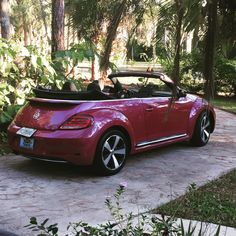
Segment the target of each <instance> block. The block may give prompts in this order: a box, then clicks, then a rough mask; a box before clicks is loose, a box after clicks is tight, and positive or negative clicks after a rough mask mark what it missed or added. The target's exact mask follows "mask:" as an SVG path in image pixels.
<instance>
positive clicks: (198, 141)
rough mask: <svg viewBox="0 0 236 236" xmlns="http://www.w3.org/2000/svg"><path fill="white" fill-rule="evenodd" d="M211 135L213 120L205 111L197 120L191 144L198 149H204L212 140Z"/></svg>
mask: <svg viewBox="0 0 236 236" xmlns="http://www.w3.org/2000/svg"><path fill="white" fill-rule="evenodd" d="M210 134H211V120H210V116H209V112H207V111H204V112H202V113H201V114H200V116H199V117H198V119H197V122H196V125H195V129H194V133H193V136H192V139H191V140H190V143H191V144H192V145H193V146H196V147H202V146H204V145H206V144H207V143H208V141H209V139H210Z"/></svg>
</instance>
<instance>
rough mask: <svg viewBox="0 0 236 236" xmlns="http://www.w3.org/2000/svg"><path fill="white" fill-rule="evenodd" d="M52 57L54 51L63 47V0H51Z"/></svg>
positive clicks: (53, 56)
mask: <svg viewBox="0 0 236 236" xmlns="http://www.w3.org/2000/svg"><path fill="white" fill-rule="evenodd" d="M51 26H52V38H51V42H52V45H51V46H52V51H51V56H52V59H54V58H55V52H57V51H62V50H64V49H65V42H64V37H65V36H64V27H65V3H64V0H53V1H52V24H51Z"/></svg>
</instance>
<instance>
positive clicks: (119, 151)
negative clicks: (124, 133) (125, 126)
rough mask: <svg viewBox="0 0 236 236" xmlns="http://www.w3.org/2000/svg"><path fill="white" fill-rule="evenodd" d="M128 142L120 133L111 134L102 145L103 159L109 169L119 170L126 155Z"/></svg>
mask: <svg viewBox="0 0 236 236" xmlns="http://www.w3.org/2000/svg"><path fill="white" fill-rule="evenodd" d="M126 153H127V150H126V144H125V142H124V140H123V138H122V137H121V136H119V135H112V136H109V137H108V138H107V139H106V140H105V142H104V144H103V147H102V161H103V163H104V166H105V167H106V168H107V169H109V170H112V171H114V170H117V169H118V168H120V167H121V166H122V164H123V163H124V161H125V157H126Z"/></svg>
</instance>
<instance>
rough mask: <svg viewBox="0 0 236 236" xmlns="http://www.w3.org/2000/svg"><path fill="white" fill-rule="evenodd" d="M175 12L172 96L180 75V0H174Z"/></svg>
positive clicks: (181, 12) (181, 7) (182, 12)
mask: <svg viewBox="0 0 236 236" xmlns="http://www.w3.org/2000/svg"><path fill="white" fill-rule="evenodd" d="M175 4H176V12H177V24H176V38H175V57H174V67H173V72H172V77H173V79H174V91H173V97H176V95H177V86H178V85H179V80H180V79H179V77H180V49H181V28H182V23H183V16H184V8H183V2H182V0H175Z"/></svg>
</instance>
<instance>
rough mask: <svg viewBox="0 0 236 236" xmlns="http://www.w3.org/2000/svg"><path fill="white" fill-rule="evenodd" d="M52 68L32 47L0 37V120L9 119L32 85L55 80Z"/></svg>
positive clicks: (1, 121) (6, 120)
mask: <svg viewBox="0 0 236 236" xmlns="http://www.w3.org/2000/svg"><path fill="white" fill-rule="evenodd" d="M54 76H55V71H54V69H53V67H52V66H51V65H50V63H49V61H48V60H47V58H46V57H45V56H43V55H40V54H39V53H38V52H37V50H36V49H35V48H33V47H24V46H21V45H20V44H19V43H16V42H14V41H5V40H1V39H0V82H1V83H0V123H8V122H10V121H11V120H12V119H13V117H14V115H15V114H16V112H17V111H18V110H19V108H20V106H21V105H23V104H24V102H25V99H26V97H27V96H30V95H31V94H32V88H33V87H36V86H37V85H39V84H44V83H48V82H50V83H54V80H53V78H54Z"/></svg>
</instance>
